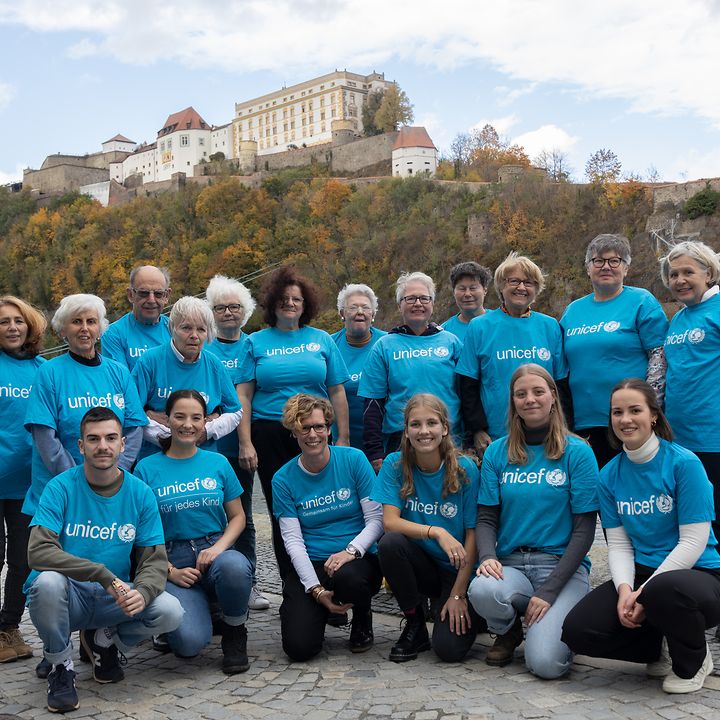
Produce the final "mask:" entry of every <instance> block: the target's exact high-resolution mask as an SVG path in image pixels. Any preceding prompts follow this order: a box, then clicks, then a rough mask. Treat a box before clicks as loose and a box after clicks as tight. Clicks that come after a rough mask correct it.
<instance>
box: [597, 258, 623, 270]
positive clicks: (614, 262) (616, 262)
mask: <svg viewBox="0 0 720 720" xmlns="http://www.w3.org/2000/svg"><path fill="white" fill-rule="evenodd" d="M590 262H591V263H592V265H593V267H594V268H597V269H598V270H601V269H602V268H604V267H605V263H607V264H608V267H611V268H612V269H613V270H615V268H619V267H620V264H621V263H622V262H623V259H622V258H621V257H617V256H615V257H609V258H599V257H594V258H592V259H591V260H590Z"/></svg>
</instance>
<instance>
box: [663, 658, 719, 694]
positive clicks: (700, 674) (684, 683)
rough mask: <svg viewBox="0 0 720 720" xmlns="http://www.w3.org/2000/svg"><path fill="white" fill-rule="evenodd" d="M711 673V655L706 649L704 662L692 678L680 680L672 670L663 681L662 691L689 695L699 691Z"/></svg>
mask: <svg viewBox="0 0 720 720" xmlns="http://www.w3.org/2000/svg"><path fill="white" fill-rule="evenodd" d="M712 671H713V661H712V655H711V654H710V648H709V647H708V648H707V651H706V654H705V660H703V664H702V665H701V666H700V669H699V670H698V671H697V672H696V673H695V676H694V677H691V678H687V679H686V678H681V677H678V676H677V675H676V674H675V673H674V672H673V671H672V670H671V671H670V673H669V674H668V676H667V677H666V678H665V679H664V680H663V684H662V689H663V690H664V691H665V692H666V693H678V694H679V693H691V692H696V691H697V690H701V689H702V686H703V683H704V682H705V678H706V677H707V676H708V675H709V674H710V673H711V672H712Z"/></svg>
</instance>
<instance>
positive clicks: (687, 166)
mask: <svg viewBox="0 0 720 720" xmlns="http://www.w3.org/2000/svg"><path fill="white" fill-rule="evenodd" d="M718 168H720V146H716V147H713V148H710V149H709V150H707V149H705V150H698V149H697V148H693V149H691V150H690V151H689V152H687V153H683V155H682V156H680V157H678V158H676V159H675V160H674V161H672V162H671V163H670V165H669V166H668V167H665V168H660V169H659V173H660V177H661V178H662V179H663V180H668V181H677V182H685V181H686V180H696V179H699V178H714V177H717V176H718Z"/></svg>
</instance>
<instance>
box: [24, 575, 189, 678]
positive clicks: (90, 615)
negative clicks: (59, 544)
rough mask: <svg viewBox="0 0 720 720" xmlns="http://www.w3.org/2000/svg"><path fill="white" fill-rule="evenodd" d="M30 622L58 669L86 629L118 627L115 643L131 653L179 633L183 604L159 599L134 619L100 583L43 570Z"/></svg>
mask: <svg viewBox="0 0 720 720" xmlns="http://www.w3.org/2000/svg"><path fill="white" fill-rule="evenodd" d="M28 609H29V611H30V618H31V619H32V621H33V624H34V625H35V627H36V628H37V631H38V635H39V636H40V639H41V640H42V641H43V649H44V651H45V657H46V658H47V659H48V661H49V662H51V663H53V664H54V665H55V664H57V663H61V662H64V661H65V660H66V659H67V658H69V657H70V655H71V653H72V643H71V642H70V633H71V632H73V630H84V629H86V628H103V627H109V628H113V641H114V642H115V644H116V645H117V646H118V648H119V649H120V650H122V651H124V652H127V650H128V648H130V647H132V646H133V645H137V644H138V643H139V642H141V641H142V640H145V639H147V638H149V637H151V636H152V635H156V634H159V633H165V632H170V631H171V630H174V629H175V628H176V627H177V626H178V625H179V624H180V621H181V619H182V615H183V609H182V607H180V603H179V602H178V601H177V600H176V599H175V598H174V597H172V596H170V595H168V593H166V592H164V593H161V594H160V595H158V596H157V597H156V598H155V599H154V600H153V601H152V602H151V603H150V604H149V605H148V606H147V607H146V608H145V609H144V610H143V611H142V612H141V613H139V614H137V615H134V616H133V617H129V616H128V615H126V614H125V613H124V612H123V611H122V609H121V608H120V606H119V605H118V604H117V603H116V602H115V598H113V597H112V595H110V593H108V592H107V591H106V590H105V588H103V587H102V585H100V584H99V583H96V582H78V581H77V580H71V579H70V578H68V577H65V575H61V574H60V573H58V572H53V571H46V572H41V573H40V574H39V575H38V576H37V578H35V581H34V582H33V584H32V586H31V587H30V590H29V592H28Z"/></svg>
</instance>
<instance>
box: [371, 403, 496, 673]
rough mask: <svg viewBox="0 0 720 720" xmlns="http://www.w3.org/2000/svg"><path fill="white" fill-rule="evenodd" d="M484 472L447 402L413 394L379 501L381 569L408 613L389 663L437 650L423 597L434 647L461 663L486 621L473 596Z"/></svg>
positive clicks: (381, 479) (377, 491) (379, 484)
mask: <svg viewBox="0 0 720 720" xmlns="http://www.w3.org/2000/svg"><path fill="white" fill-rule="evenodd" d="M478 480H479V473H478V469H477V467H476V466H475V464H474V463H473V462H472V460H470V459H469V458H468V457H465V456H463V455H461V454H460V453H459V452H458V450H457V449H456V448H455V445H454V443H453V440H452V437H451V434H450V419H449V416H448V409H447V407H446V405H445V403H443V402H442V400H440V399H439V398H437V397H435V396H434V395H430V394H427V393H420V394H417V395H413V397H411V398H410V400H409V401H408V403H407V405H406V406H405V413H404V430H403V435H402V439H401V441H400V451H399V452H394V453H391V454H390V455H388V456H387V457H386V458H385V461H384V462H383V465H382V468H381V469H380V474H379V475H378V477H377V480H376V482H375V487H374V490H373V494H372V498H373V500H377V501H378V502H379V503H382V505H383V519H384V525H385V535H384V536H383V537H382V539H381V540H380V551H379V554H380V566H381V567H382V571H383V575H384V576H385V578H386V579H387V581H388V583H389V585H390V587H391V589H392V591H393V593H394V594H395V598H396V600H397V602H398V605H399V606H400V609H401V610H402V612H403V614H404V615H405V619H406V625H405V628H404V630H403V632H402V634H401V635H400V638H399V639H398V641H397V643H395V645H394V646H393V647H392V649H391V650H390V660H392V661H393V662H406V661H407V660H414V659H415V658H416V657H417V656H418V653H420V652H422V651H424V650H429V649H430V645H431V643H430V638H429V636H428V631H427V627H426V625H425V608H424V598H425V597H429V598H430V601H431V609H432V615H433V621H434V628H433V635H432V647H433V649H434V650H435V653H436V654H437V655H438V657H440V659H441V660H445V661H446V662H459V661H460V660H462V659H463V658H464V657H465V655H466V654H467V652H468V650H470V647H471V646H472V644H473V642H474V641H475V636H476V635H477V633H478V632H480V631H482V630H484V627H485V626H484V624H483V623H482V622H481V620H480V619H479V618H478V617H477V615H475V614H474V612H473V610H472V608H471V607H470V606H469V604H468V601H467V587H468V583H469V581H470V577H471V575H472V571H473V568H474V567H475V562H476V549H475V530H474V528H475V518H476V515H477V508H476V504H477V493H478Z"/></svg>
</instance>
